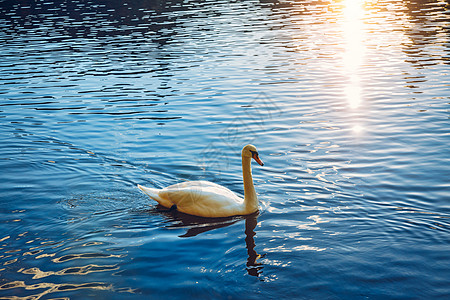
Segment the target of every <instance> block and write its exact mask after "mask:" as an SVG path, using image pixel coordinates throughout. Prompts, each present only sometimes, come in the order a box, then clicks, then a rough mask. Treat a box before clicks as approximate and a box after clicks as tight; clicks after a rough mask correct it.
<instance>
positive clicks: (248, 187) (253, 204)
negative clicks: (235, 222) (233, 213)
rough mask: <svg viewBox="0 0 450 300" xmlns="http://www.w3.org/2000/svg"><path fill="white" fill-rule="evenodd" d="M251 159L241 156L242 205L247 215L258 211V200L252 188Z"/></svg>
mask: <svg viewBox="0 0 450 300" xmlns="http://www.w3.org/2000/svg"><path fill="white" fill-rule="evenodd" d="M250 163H251V158H250V157H245V156H242V177H243V179H244V205H245V210H246V212H247V213H252V212H255V211H257V210H258V198H257V197H256V192H255V187H254V186H253V178H252V168H251V166H250Z"/></svg>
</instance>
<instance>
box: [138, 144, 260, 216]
mask: <svg viewBox="0 0 450 300" xmlns="http://www.w3.org/2000/svg"><path fill="white" fill-rule="evenodd" d="M252 158H253V159H254V160H255V161H256V162H257V163H258V164H260V165H261V166H263V165H264V164H263V162H262V161H261V160H260V159H259V155H258V151H257V150H256V147H255V146H253V145H247V146H245V147H244V148H242V176H243V179H244V199H242V198H240V197H239V196H237V195H236V194H235V193H233V192H232V191H230V190H229V189H227V188H226V187H223V186H221V185H218V184H215V183H212V182H209V181H187V182H182V183H177V184H174V185H171V186H168V187H166V188H163V189H155V188H148V187H144V186H142V185H139V184H138V188H140V189H141V190H142V191H143V192H144V193H145V194H147V195H148V196H149V197H150V198H152V199H153V200H155V201H157V202H158V203H159V204H161V205H162V206H164V207H167V208H176V209H177V210H178V211H181V212H183V213H186V214H190V215H195V216H200V217H211V218H219V217H230V216H238V215H249V214H252V213H254V212H256V211H258V198H257V197H256V192H255V187H254V186H253V178H252V170H251V166H250V163H251V159H252Z"/></svg>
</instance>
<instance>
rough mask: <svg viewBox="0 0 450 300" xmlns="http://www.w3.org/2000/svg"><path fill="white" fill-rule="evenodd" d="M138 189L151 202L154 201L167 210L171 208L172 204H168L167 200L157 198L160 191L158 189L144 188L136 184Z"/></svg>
mask: <svg viewBox="0 0 450 300" xmlns="http://www.w3.org/2000/svg"><path fill="white" fill-rule="evenodd" d="M138 188H139V189H140V190H141V191H143V192H144V193H145V194H146V195H147V196H149V197H150V198H152V199H153V200H155V201H156V202H158V203H159V204H161V205H162V206H164V207H167V208H171V207H172V206H173V203H172V202H170V201H169V200H167V199H163V198H161V197H160V196H159V191H160V190H159V189H155V188H149V187H145V186H142V185H140V184H138Z"/></svg>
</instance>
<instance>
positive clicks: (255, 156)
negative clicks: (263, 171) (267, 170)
mask: <svg viewBox="0 0 450 300" xmlns="http://www.w3.org/2000/svg"><path fill="white" fill-rule="evenodd" d="M252 157H253V159H254V160H255V161H256V162H257V163H258V164H259V165H260V166H264V163H263V162H262V161H261V159H259V155H258V152H255V153H253V155H252Z"/></svg>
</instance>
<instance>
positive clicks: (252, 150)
mask: <svg viewBox="0 0 450 300" xmlns="http://www.w3.org/2000/svg"><path fill="white" fill-rule="evenodd" d="M242 157H251V158H253V159H254V160H255V161H256V162H257V163H258V164H259V165H260V166H264V163H263V162H262V161H261V159H260V158H259V154H258V150H256V147H255V146H253V145H247V146H245V147H244V148H242Z"/></svg>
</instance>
